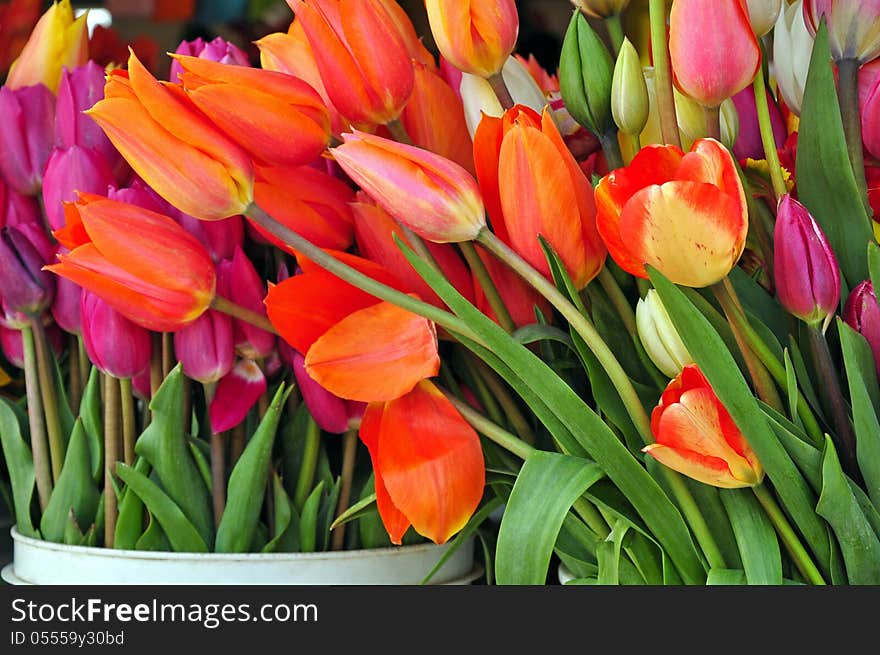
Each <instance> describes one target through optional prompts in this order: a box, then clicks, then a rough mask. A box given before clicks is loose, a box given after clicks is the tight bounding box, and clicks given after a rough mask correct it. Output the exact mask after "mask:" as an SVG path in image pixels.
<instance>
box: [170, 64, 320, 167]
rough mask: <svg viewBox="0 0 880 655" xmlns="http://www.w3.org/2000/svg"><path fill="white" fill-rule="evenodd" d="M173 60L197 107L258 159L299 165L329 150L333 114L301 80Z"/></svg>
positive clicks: (281, 75)
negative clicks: (180, 70)
mask: <svg viewBox="0 0 880 655" xmlns="http://www.w3.org/2000/svg"><path fill="white" fill-rule="evenodd" d="M173 57H174V58H175V60H176V61H177V62H179V63H180V65H181V66H182V67H183V70H184V73H183V74H181V75H180V81H181V82H182V83H183V88H184V89H185V90H186V92H187V95H189V97H190V99H191V100H192V101H193V103H194V104H195V105H196V106H197V107H198V108H199V109H201V110H202V111H203V112H204V113H205V114H206V115H207V116H208V117H209V118H210V119H211V120H212V121H214V123H216V124H217V126H218V127H219V128H220V129H221V130H223V131H224V132H225V133H226V134H227V135H228V136H229V137H230V138H231V139H232V140H233V141H235V142H236V143H238V144H239V145H240V146H241V147H242V148H244V149H245V150H247V151H248V152H250V153H251V154H252V155H253V156H254V157H255V158H256V159H257V160H259V161H261V162H264V163H267V164H275V165H279V166H299V165H302V164H307V163H309V162H311V161H313V160H314V159H316V158H317V157H318V156H319V155H320V154H321V152H323V150H324V148H326V147H327V141H328V138H329V135H330V114H329V112H328V111H327V108H326V107H325V106H324V103H323V102H322V101H321V97H320V96H319V95H318V94H317V92H315V90H314V89H313V88H312V87H310V86H309V85H308V84H306V83H305V82H303V81H302V80H300V79H297V78H296V77H292V76H290V75H286V74H284V73H276V72H274V71H264V70H261V69H259V68H249V67H247V66H235V65H232V64H222V63H220V62H216V61H211V60H209V59H201V58H199V57H187V56H184V55H173Z"/></svg>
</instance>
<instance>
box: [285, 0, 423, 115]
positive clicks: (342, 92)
mask: <svg viewBox="0 0 880 655" xmlns="http://www.w3.org/2000/svg"><path fill="white" fill-rule="evenodd" d="M287 4H289V5H290V7H291V9H293V12H294V13H295V14H296V17H297V19H298V20H300V21H302V26H303V29H304V30H305V33H306V37H307V38H308V40H309V43H310V44H311V46H312V52H313V53H314V55H315V61H316V63H317V65H318V70H319V71H320V72H321V79H322V80H323V82H324V87H325V88H326V90H327V94H328V95H329V97H330V99H331V100H332V101H333V104H334V105H335V106H336V108H337V109H338V110H339V111H340V113H341V114H342V115H343V116H345V117H346V118H347V119H348V120H349V121H351V122H352V123H353V124H355V125H360V126H366V125H384V124H385V123H388V122H390V121H392V120H394V119H396V118H397V117H398V116H400V112H401V111H402V110H403V107H404V105H406V102H407V100H409V97H410V95H411V94H412V90H413V65H412V59H411V56H410V53H409V51H408V50H407V47H406V43H405V42H404V40H403V39H402V38H401V36H400V33H399V31H398V26H397V24H396V23H395V21H394V18H393V17H392V16H391V15H390V14H389V12H388V11H387V10H386V8H385V6H384V4H383V2H382V1H380V0H314V1H312V2H305V0H287Z"/></svg>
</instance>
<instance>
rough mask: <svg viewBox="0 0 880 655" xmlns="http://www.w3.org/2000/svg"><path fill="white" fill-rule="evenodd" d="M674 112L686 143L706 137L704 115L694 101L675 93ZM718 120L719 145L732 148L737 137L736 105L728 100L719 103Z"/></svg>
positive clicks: (737, 119) (737, 117)
mask: <svg viewBox="0 0 880 655" xmlns="http://www.w3.org/2000/svg"><path fill="white" fill-rule="evenodd" d="M675 110H676V112H677V113H678V127H679V129H680V130H681V135H682V137H683V138H684V139H685V140H686V141H689V142H691V141H696V140H697V139H700V138H703V137H705V136H706V114H705V112H704V110H703V108H702V107H701V106H700V105H699V104H697V102H696V101H694V100H691V99H690V98H688V97H687V96H686V95H684V94H683V93H678V91H676V92H675ZM719 118H720V122H721V143H723V144H724V145H725V146H727V147H728V148H732V147H733V144H734V143H736V138H737V136H738V135H739V116H738V115H737V112H736V105H735V104H734V103H733V100H731V99H730V98H728V99H727V100H725V101H724V102H722V103H721V111H720V112H719Z"/></svg>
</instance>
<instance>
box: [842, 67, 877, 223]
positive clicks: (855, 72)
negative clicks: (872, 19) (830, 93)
mask: <svg viewBox="0 0 880 655" xmlns="http://www.w3.org/2000/svg"><path fill="white" fill-rule="evenodd" d="M859 66H860V64H859V62H858V60H856V59H841V60H840V61H839V62H837V79H838V93H839V98H838V101H839V103H840V114H841V117H842V118H843V133H844V135H845V136H846V150H847V153H849V162H850V165H851V166H852V169H853V175H854V176H855V178H856V186H857V187H858V189H859V194H860V196H861V198H862V202H863V203H864V205H865V208H866V209H869V208H870V206H871V205H870V204H869V203H868V183H867V182H866V180H865V159H864V152H863V145H862V117H861V114H860V111H859ZM869 215H870V212H869Z"/></svg>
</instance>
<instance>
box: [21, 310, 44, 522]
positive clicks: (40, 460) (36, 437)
mask: <svg viewBox="0 0 880 655" xmlns="http://www.w3.org/2000/svg"><path fill="white" fill-rule="evenodd" d="M21 342H22V349H23V351H24V385H25V395H26V397H27V409H28V412H27V414H28V426H29V428H30V438H31V455H32V456H33V458H34V476H35V477H36V483H37V497H38V499H39V501H40V509H41V510H45V509H46V505H48V504H49V496H51V495H52V468H51V464H50V463H49V448H48V443H47V441H46V418H45V415H44V413H43V401H42V399H41V397H40V382H39V374H38V373H37V355H36V350H35V348H34V333H33V330H31V328H29V327H25V328H22V330H21Z"/></svg>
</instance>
